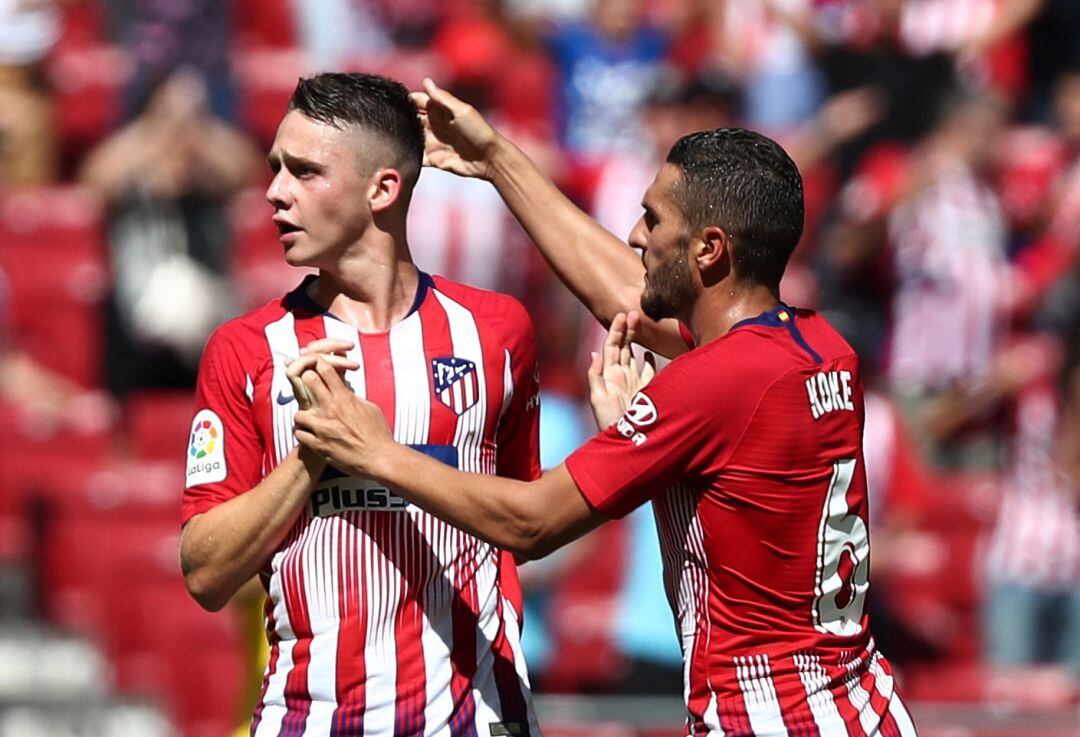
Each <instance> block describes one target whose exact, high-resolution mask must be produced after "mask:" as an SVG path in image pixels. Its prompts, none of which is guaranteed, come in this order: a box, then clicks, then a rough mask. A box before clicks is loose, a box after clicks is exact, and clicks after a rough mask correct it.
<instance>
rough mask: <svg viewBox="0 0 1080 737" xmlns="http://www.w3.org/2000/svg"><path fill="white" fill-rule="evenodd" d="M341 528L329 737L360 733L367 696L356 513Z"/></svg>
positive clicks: (362, 559)
mask: <svg viewBox="0 0 1080 737" xmlns="http://www.w3.org/2000/svg"><path fill="white" fill-rule="evenodd" d="M344 519H346V520H348V523H349V524H347V525H342V535H341V544H340V547H341V550H340V556H341V557H340V562H341V568H340V569H339V573H338V614H339V616H340V623H339V625H338V644H337V669H336V670H337V675H336V679H335V684H336V689H337V694H336V695H337V708H336V709H335V710H334V716H333V718H332V720H331V728H330V729H331V731H330V734H331V735H338V734H344V735H352V734H362V733H363V715H364V706H365V705H366V702H367V693H366V690H365V687H364V684H365V682H366V680H367V662H366V660H365V659H364V646H365V643H366V640H367V602H366V601H365V596H364V588H363V585H362V581H363V575H364V574H363V571H364V563H365V554H364V553H365V551H364V546H363V545H361V532H360V528H359V514H358V513H357V512H349V513H347V514H346V515H345V517H344Z"/></svg>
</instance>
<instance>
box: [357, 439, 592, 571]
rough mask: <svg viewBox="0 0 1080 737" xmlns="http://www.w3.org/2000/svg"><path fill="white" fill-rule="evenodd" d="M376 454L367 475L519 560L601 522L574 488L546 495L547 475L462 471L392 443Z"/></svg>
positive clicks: (548, 549) (540, 553)
mask: <svg viewBox="0 0 1080 737" xmlns="http://www.w3.org/2000/svg"><path fill="white" fill-rule="evenodd" d="M379 457H380V462H379V463H378V465H377V467H375V468H372V469H371V473H370V474H369V475H371V476H373V477H374V478H375V479H376V480H377V481H379V482H381V483H383V484H385V485H386V486H388V487H390V488H391V489H393V490H394V492H395V493H397V494H398V495H399V496H401V497H402V498H404V499H407V500H408V501H409V502H410V503H412V504H415V505H416V506H418V507H420V508H421V509H423V510H424V511H426V512H429V513H431V514H433V515H435V516H436V517H438V518H439V519H441V520H444V521H445V522H448V523H449V524H451V525H453V526H454V527H457V528H459V529H461V530H464V531H465V532H467V533H469V534H471V535H473V536H475V537H478V538H480V539H481V540H484V541H485V542H488V543H490V544H492V545H494V546H496V547H498V548H502V549H503V550H507V551H509V552H511V553H513V554H514V555H515V557H517V558H518V559H524V560H532V559H535V558H542V557H543V556H545V555H547V554H548V553H550V552H551V551H553V550H555V549H556V548H559V547H561V546H562V545H565V544H566V543H568V542H570V541H571V540H574V539H576V538H578V537H580V536H581V535H583V534H585V533H586V532H588V531H589V530H591V529H593V528H594V527H596V526H597V525H598V524H600V522H602V521H603V518H601V517H599V515H592V514H590V511H591V510H589V509H588V508H587V507H586V505H585V502H584V500H583V499H582V498H581V496H580V494H578V492H577V489H576V487H572V492H573V493H572V495H571V496H570V497H569V498H568V499H566V498H565V497H564V501H558V499H559V497H556V496H554V495H551V494H549V493H548V491H552V492H554V493H557V492H555V490H554V489H553V488H552V487H553V484H552V483H551V481H552V480H553V479H552V478H551V477H549V476H548V475H545V476H544V477H543V478H541V479H539V480H537V481H533V482H526V481H518V480H515V479H508V478H502V477H499V476H490V475H486V474H476V473H465V472H462V471H458V470H457V469H455V468H452V467H450V466H447V465H445V464H443V463H440V462H438V461H436V460H434V459H432V458H429V457H428V456H425V455H423V454H422V453H418V452H416V451H414V450H412V449H410V448H407V447H405V446H402V445H397V444H396V443H395V444H393V445H392V447H387V449H386V451H385V452H380V453H379ZM558 472H561V473H565V471H563V470H562V467H560V469H558ZM550 473H552V474H554V473H556V472H555V471H553V472H550ZM567 478H569V477H568V476H567Z"/></svg>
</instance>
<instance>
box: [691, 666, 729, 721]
mask: <svg viewBox="0 0 1080 737" xmlns="http://www.w3.org/2000/svg"><path fill="white" fill-rule="evenodd" d="M686 662H687V664H689V662H690V659H689V658H687V659H686ZM687 670H689V667H687ZM687 682H688V683H689V681H687ZM702 721H704V722H705V726H706V727H707V728H708V729H709V734H710V735H716V737H723V735H724V728H723V727H721V726H720V712H719V710H718V707H717V703H716V692H715V691H710V692H709V705H708V706H707V707H705V714H704V715H703V716H702Z"/></svg>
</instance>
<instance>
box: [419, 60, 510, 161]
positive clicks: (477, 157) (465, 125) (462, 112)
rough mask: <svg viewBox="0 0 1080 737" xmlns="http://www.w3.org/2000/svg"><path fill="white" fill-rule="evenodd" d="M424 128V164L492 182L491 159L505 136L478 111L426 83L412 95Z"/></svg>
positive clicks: (429, 82)
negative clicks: (419, 90)
mask: <svg viewBox="0 0 1080 737" xmlns="http://www.w3.org/2000/svg"><path fill="white" fill-rule="evenodd" d="M412 100H413V103H414V104H415V105H416V109H417V110H418V111H419V112H420V121H421V122H422V123H423V125H424V164H425V165H426V166H434V167H437V168H439V169H443V170H445V171H449V172H452V173H454V174H457V175H459V176H463V177H478V178H480V179H490V178H491V174H490V168H491V158H492V156H493V154H494V152H495V149H496V147H497V146H498V143H499V142H500V140H502V136H500V135H499V132H498V131H496V130H495V129H494V128H492V127H491V125H490V124H489V123H488V122H487V121H486V120H484V116H482V115H481V114H480V113H479V112H477V110H476V108H474V107H473V106H472V105H469V104H468V103H466V102H463V101H461V100H459V99H458V98H456V97H454V96H453V95H452V94H450V93H449V92H447V91H446V90H444V89H442V88H441V87H439V86H438V85H437V84H435V82H433V81H432V80H431V79H430V78H426V79H424V91H423V92H414V93H412Z"/></svg>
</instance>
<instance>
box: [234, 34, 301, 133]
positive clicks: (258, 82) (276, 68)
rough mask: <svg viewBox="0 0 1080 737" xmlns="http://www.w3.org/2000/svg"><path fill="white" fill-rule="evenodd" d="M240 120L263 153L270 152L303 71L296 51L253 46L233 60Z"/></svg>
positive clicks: (298, 53) (299, 56) (299, 55)
mask: <svg viewBox="0 0 1080 737" xmlns="http://www.w3.org/2000/svg"><path fill="white" fill-rule="evenodd" d="M233 71H234V76H235V78H236V86H237V91H238V93H239V98H240V108H239V109H240V111H241V115H240V117H241V121H242V122H243V124H244V127H245V128H246V129H247V131H248V132H249V133H251V134H252V135H254V136H255V138H256V139H257V140H258V143H259V145H260V146H261V147H262V148H263V150H269V148H270V144H271V143H272V142H273V140H274V135H275V134H276V133H277V127H278V123H280V122H281V118H282V117H283V116H284V115H285V111H286V109H287V108H288V104H289V97H290V96H291V95H292V91H293V88H294V87H296V80H297V78H299V77H300V75H301V73H302V72H303V71H304V64H303V58H302V56H301V54H300V52H298V51H293V50H289V49H281V48H273V47H269V46H262V47H252V48H250V49H247V50H244V51H241V52H239V53H237V54H235V55H234V57H233Z"/></svg>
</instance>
